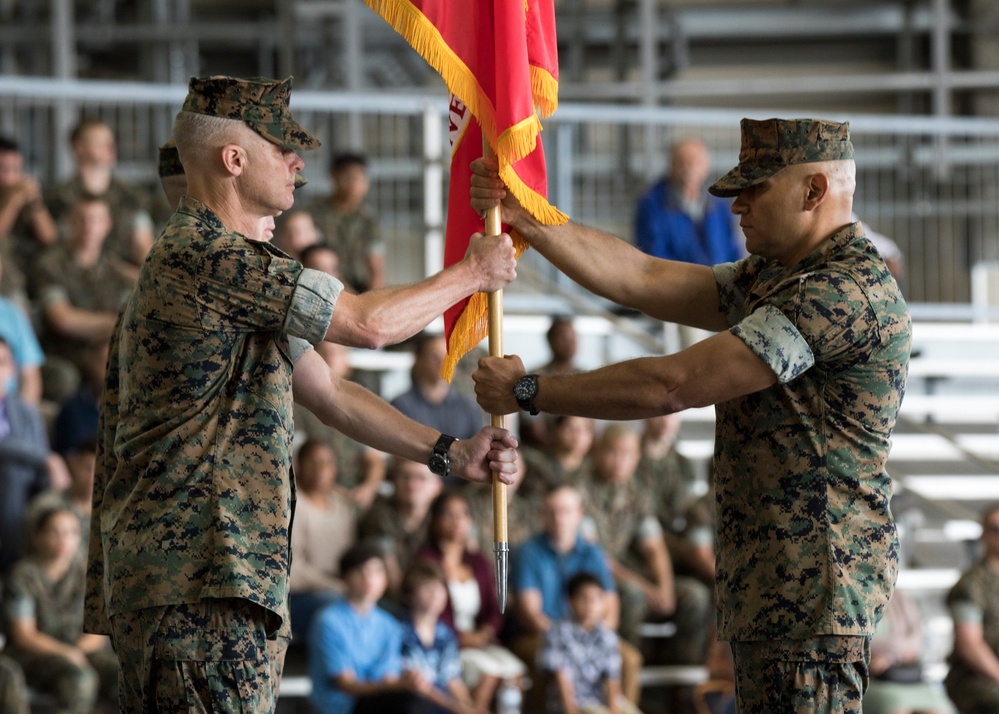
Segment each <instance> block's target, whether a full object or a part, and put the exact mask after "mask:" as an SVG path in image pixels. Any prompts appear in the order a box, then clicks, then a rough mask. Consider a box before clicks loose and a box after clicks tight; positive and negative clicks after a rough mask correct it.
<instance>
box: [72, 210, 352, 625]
mask: <svg viewBox="0 0 999 714" xmlns="http://www.w3.org/2000/svg"><path fill="white" fill-rule="evenodd" d="M341 287H342V286H341V285H340V283H339V282H338V281H336V280H334V279H333V278H330V277H329V276H327V275H325V274H323V273H319V272H317V271H312V270H303V268H302V266H301V264H299V263H298V262H296V261H294V260H292V259H290V258H288V257H287V256H286V255H284V254H283V253H281V251H279V250H277V249H276V248H273V247H271V246H270V245H269V244H267V243H261V242H256V241H251V240H249V239H248V238H246V237H245V236H243V235H240V234H239V233H233V232H230V231H229V230H228V229H226V227H225V226H224V225H223V224H222V222H221V221H220V220H219V218H218V217H217V216H216V215H215V214H214V213H212V211H211V210H209V209H208V208H207V207H206V206H204V205H203V204H201V203H199V202H198V201H195V200H193V199H191V198H187V197H185V198H184V199H183V200H182V201H181V204H180V207H179V208H178V210H177V212H176V213H175V214H174V215H173V216H172V217H171V219H170V221H169V222H168V223H167V226H166V228H165V229H164V232H163V234H162V235H161V236H160V237H159V238H158V239H157V241H156V243H155V245H154V246H153V249H152V251H151V252H150V254H149V256H148V258H147V259H146V261H145V263H144V264H143V266H142V270H141V272H140V275H139V279H138V282H137V283H136V286H135V289H134V290H133V291H132V293H131V295H130V296H129V299H128V301H127V302H126V304H125V306H124V308H123V309H122V312H121V313H120V315H119V318H118V324H117V327H116V329H115V333H114V335H113V337H112V343H111V352H110V359H109V364H108V370H107V378H106V382H105V389H104V396H103V404H102V407H101V416H100V441H99V444H98V455H97V468H96V475H95V483H94V509H93V521H92V528H91V537H90V553H89V558H88V572H87V598H86V627H87V630H88V631H90V632H105V633H106V632H107V631H108V626H109V623H108V621H107V617H109V616H113V615H115V614H118V613H123V612H129V611H132V610H137V609H140V608H147V607H156V606H164V605H171V604H177V603H185V602H194V601H197V600H199V599H203V598H227V597H234V598H245V599H247V600H250V601H253V602H255V603H258V604H260V605H262V606H263V607H266V608H268V609H269V610H271V611H273V612H275V613H277V614H278V615H280V616H284V615H285V614H286V613H285V600H286V595H287V585H288V583H287V581H288V566H289V530H290V529H289V521H290V518H291V504H292V499H293V481H292V479H291V474H290V469H291V441H292V434H293V424H292V392H291V378H292V365H293V363H294V361H295V360H296V359H297V358H298V356H300V355H301V354H302V353H303V352H304V351H305V350H306V349H308V348H309V345H308V344H307V343H312V344H315V343H317V342H319V341H320V340H322V339H323V337H324V335H325V333H326V330H327V328H328V326H329V322H330V319H331V317H332V314H333V306H334V304H335V302H336V298H337V296H338V295H339V291H340V288H341ZM289 336H291V337H289ZM299 338H300V339H299Z"/></svg>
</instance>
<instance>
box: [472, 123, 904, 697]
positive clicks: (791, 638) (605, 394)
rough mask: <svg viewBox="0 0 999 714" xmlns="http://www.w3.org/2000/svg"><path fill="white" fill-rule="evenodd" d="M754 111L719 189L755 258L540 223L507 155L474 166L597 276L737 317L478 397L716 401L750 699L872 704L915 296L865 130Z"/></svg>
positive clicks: (647, 405) (497, 362)
mask: <svg viewBox="0 0 999 714" xmlns="http://www.w3.org/2000/svg"><path fill="white" fill-rule="evenodd" d="M741 128H742V148H741V151H740V154H739V165H738V166H737V167H736V168H735V169H733V170H732V171H731V172H729V173H728V174H727V175H726V176H724V177H723V178H722V179H721V180H719V181H718V182H716V183H715V184H714V185H713V186H712V187H711V188H710V189H709V190H710V191H711V192H712V193H714V194H715V195H719V196H735V202H734V203H733V205H732V211H733V212H734V213H735V214H737V215H738V216H739V218H740V225H741V227H742V230H743V233H744V234H745V236H746V247H747V249H748V251H749V253H750V254H751V255H750V257H749V258H746V259H744V260H741V261H738V262H735V263H725V264H721V265H717V266H714V267H713V268H711V267H704V266H695V265H690V264H684V263H678V262H672V261H667V260H659V259H656V258H652V257H648V256H643V255H642V254H641V253H640V252H639V251H637V250H636V249H635V248H634V247H633V246H631V245H629V244H628V243H626V242H624V241H621V240H618V239H616V238H614V237H613V236H610V235H608V234H606V233H602V232H600V231H596V230H593V229H590V228H586V227H584V226H580V225H577V224H572V223H569V224H566V225H564V226H557V227H551V226H543V225H540V224H538V223H537V221H535V220H533V218H532V217H531V216H530V214H528V213H527V212H526V211H524V210H523V209H522V208H521V207H520V206H519V204H518V203H517V202H516V199H515V198H513V197H512V196H511V195H509V194H508V193H507V192H506V191H505V190H504V188H503V185H502V182H501V181H500V179H499V177H498V175H497V172H496V167H495V165H494V164H493V163H490V162H488V161H486V160H479V161H477V162H475V163H474V164H473V179H472V207H473V208H474V209H475V210H477V211H483V210H486V209H487V208H490V207H491V206H494V205H496V204H497V203H499V204H500V205H501V207H502V210H501V213H502V216H501V217H502V220H503V222H504V223H509V224H510V226H511V227H512V228H514V229H516V230H518V231H519V232H520V233H521V235H523V236H524V238H526V239H527V241H528V242H529V243H530V244H531V245H532V246H534V247H535V248H537V249H538V250H539V251H540V252H541V253H542V254H543V255H545V256H546V257H547V258H548V259H549V260H551V261H552V262H553V263H554V264H556V265H557V266H558V267H559V268H560V269H561V270H563V272H565V273H566V274H568V275H569V276H570V277H571V278H573V279H574V280H576V281H577V282H579V283H580V284H581V285H584V286H586V287H588V288H590V289H591V290H594V291H595V292H598V293H599V294H601V295H603V296H604V297H607V298H609V299H611V300H614V301H615V302H618V303H620V304H622V305H625V306H627V307H630V308H635V309H638V310H641V311H643V312H645V313H646V314H648V315H650V316H652V317H656V318H659V319H662V320H670V321H673V322H678V323H681V324H684V325H688V326H691V327H698V328H701V329H705V330H711V331H714V332H717V333H718V334H716V335H714V336H712V337H710V338H708V339H707V340H704V341H703V342H700V343H698V344H696V345H693V346H691V347H689V348H688V349H686V350H683V351H682V352H679V353H677V354H675V355H669V356H665V357H655V358H646V359H638V360H631V361H628V362H621V363H619V364H614V365H609V366H607V367H604V368H602V369H598V370H595V371H593V372H586V373H583V374H579V375H567V376H541V377H540V378H536V377H533V376H531V375H525V370H524V368H523V363H522V362H521V360H520V359H519V358H518V357H505V358H486V359H484V360H481V361H480V363H479V364H480V368H479V371H478V372H476V373H475V375H473V377H474V379H475V382H476V394H477V396H478V400H479V404H480V405H482V407H483V408H484V409H485V410H486V411H488V412H489V413H491V414H504V413H509V412H512V411H514V410H516V409H517V408H518V407H521V408H525V409H528V408H530V409H538V410H540V411H544V412H552V413H556V414H581V415H583V416H591V417H599V418H603V419H639V418H646V417H649V416H653V415H656V414H662V413H669V412H676V411H681V410H683V409H686V408H689V407H695V406H704V405H708V404H715V405H716V414H717V424H716V434H715V458H714V467H715V475H716V481H717V484H716V497H717V505H718V525H717V528H718V531H717V536H718V538H717V547H718V560H717V576H716V577H717V589H716V590H717V593H716V603H717V608H718V636H719V638H720V639H725V640H729V641H731V642H732V646H733V651H734V653H735V667H736V688H737V698H738V706H739V711H740V712H741V713H742V714H756V713H759V714H773V712H781V713H785V712H801V713H804V712H809V714H820V713H823V712H860V711H861V699H862V696H863V692H864V690H865V689H866V686H867V678H868V663H869V658H870V649H869V646H870V639H871V635H872V634H873V632H874V628H875V625H877V623H878V621H879V620H880V618H881V613H882V611H883V610H884V607H885V604H886V602H887V601H888V598H889V596H890V595H891V592H892V589H893V587H894V583H895V577H896V573H897V569H898V543H897V537H896V532H895V525H894V522H893V521H892V516H891V511H890V510H889V499H890V497H891V480H890V478H889V477H888V474H887V473H886V472H885V461H886V459H887V456H888V450H889V446H890V444H889V439H890V437H891V433H892V429H893V428H894V425H895V420H896V417H897V414H898V408H899V405H900V403H901V400H902V393H903V391H904V386H905V379H906V373H907V366H908V359H909V348H910V345H911V323H910V320H909V313H908V309H907V307H906V305H905V302H904V301H903V299H902V296H901V293H900V292H899V289H898V285H897V284H896V283H895V280H894V279H893V278H892V276H891V274H890V273H889V272H888V269H887V268H886V266H885V264H884V261H883V260H882V259H881V257H880V256H879V254H878V252H877V250H876V249H875V248H874V246H873V245H872V244H871V242H870V241H869V240H868V239H867V238H866V237H865V236H864V232H863V231H864V229H863V226H862V225H861V224H859V223H854V222H853V220H852V217H851V214H852V208H853V194H854V191H855V188H856V165H855V163H854V159H853V157H854V150H853V144H852V142H851V141H850V136H849V127H848V126H847V125H846V124H839V123H836V122H829V121H822V120H818V119H791V120H782V119H768V120H765V121H754V120H749V119H744V120H743V121H742V127H741ZM595 256H599V259H594V257H595ZM515 386H516V388H517V393H516V395H515V393H514V388H515ZM518 396H519V397H520V399H519V401H518V399H517V397H518Z"/></svg>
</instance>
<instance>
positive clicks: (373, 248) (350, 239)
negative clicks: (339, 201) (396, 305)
mask: <svg viewBox="0 0 999 714" xmlns="http://www.w3.org/2000/svg"><path fill="white" fill-rule="evenodd" d="M308 211H309V213H310V214H312V220H313V221H315V223H316V228H318V229H319V233H320V235H321V236H322V238H321V240H322V243H323V245H327V246H329V247H330V248H332V249H333V250H335V251H336V254H337V257H338V258H339V259H340V274H341V276H342V277H343V281H344V282H345V283H347V284H348V285H350V286H352V287H353V288H354V289H355V290H357V291H358V292H363V291H365V290H367V289H368V288H370V287H371V278H372V275H371V264H370V263H369V262H368V261H369V258H370V256H371V255H377V254H379V253H381V252H382V251H383V250H384V246H383V245H382V242H381V237H380V234H379V229H378V220H377V219H376V218H375V217H374V216H373V215H372V214H371V213H370V212H369V211H368V209H367V208H364V207H362V208H360V209H358V210H357V211H354V212H353V213H340V212H339V211H337V210H336V208H334V207H333V205H332V204H331V203H330V201H329V199H328V198H319V199H317V200H315V201H314V202H313V203H312V204H311V205H310V206H309V208H308Z"/></svg>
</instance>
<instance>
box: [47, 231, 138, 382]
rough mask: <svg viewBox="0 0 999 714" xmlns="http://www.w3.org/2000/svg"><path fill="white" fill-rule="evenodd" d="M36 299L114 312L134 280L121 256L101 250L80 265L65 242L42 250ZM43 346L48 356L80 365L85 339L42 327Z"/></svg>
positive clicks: (79, 307) (115, 312) (91, 309)
mask: <svg viewBox="0 0 999 714" xmlns="http://www.w3.org/2000/svg"><path fill="white" fill-rule="evenodd" d="M35 281H36V284H37V292H38V302H39V304H40V305H41V306H42V307H43V308H44V307H45V306H46V305H48V304H49V303H53V302H63V301H65V302H68V303H69V304H71V305H72V306H73V307H75V308H77V309H80V310H87V311H90V312H103V313H106V314H109V315H115V314H117V313H118V310H119V309H120V308H121V305H122V303H123V302H124V300H125V296H126V295H128V291H129V290H131V289H132V284H133V282H134V281H133V280H132V278H131V277H130V276H129V274H128V272H127V270H126V268H125V266H124V264H123V263H122V261H121V259H120V258H118V257H117V256H116V255H113V254H109V253H107V252H104V253H103V254H102V255H101V257H100V258H99V259H98V261H97V262H96V263H95V264H94V265H91V266H86V267H84V266H81V265H79V264H77V263H76V260H75V259H74V257H73V251H72V248H71V247H70V246H69V245H67V244H62V245H57V246H55V247H53V248H51V249H49V250H47V251H46V252H45V254H44V255H42V257H41V259H40V260H39V262H38V265H37V266H36V278H35ZM41 342H42V346H43V347H44V348H45V352H46V354H48V355H56V356H59V357H63V358H65V359H68V360H70V361H71V362H73V363H74V364H75V365H77V367H82V361H83V360H85V358H86V355H85V354H83V352H82V348H84V347H86V345H87V344H88V343H87V342H86V341H80V340H76V339H73V338H70V337H67V336H65V335H57V334H54V333H53V332H52V331H51V330H43V331H42V336H41Z"/></svg>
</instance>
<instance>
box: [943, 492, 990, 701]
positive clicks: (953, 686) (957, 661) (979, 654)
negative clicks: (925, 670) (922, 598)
mask: <svg viewBox="0 0 999 714" xmlns="http://www.w3.org/2000/svg"><path fill="white" fill-rule="evenodd" d="M982 548H983V552H982V559H981V560H980V561H978V562H977V563H975V564H974V565H973V566H972V567H971V568H970V569H969V570H968V571H967V572H966V573H964V575H962V576H961V579H960V580H958V581H957V584H956V585H954V587H953V588H951V590H950V592H949V593H948V595H947V607H948V608H950V613H951V617H953V619H954V652H953V653H952V654H951V656H950V672H948V673H947V679H946V680H945V681H944V684H945V686H946V689H947V696H949V697H950V699H951V701H952V702H954V704H955V706H956V707H957V709H958V711H960V712H961V714H993V713H994V712H997V711H999V507H996V506H993V507H991V508H988V509H987V510H986V511H985V513H983V514H982Z"/></svg>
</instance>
